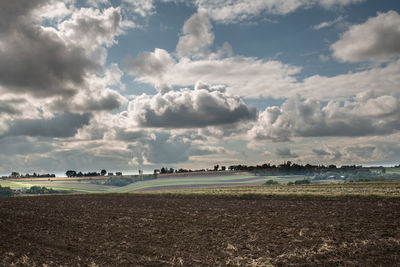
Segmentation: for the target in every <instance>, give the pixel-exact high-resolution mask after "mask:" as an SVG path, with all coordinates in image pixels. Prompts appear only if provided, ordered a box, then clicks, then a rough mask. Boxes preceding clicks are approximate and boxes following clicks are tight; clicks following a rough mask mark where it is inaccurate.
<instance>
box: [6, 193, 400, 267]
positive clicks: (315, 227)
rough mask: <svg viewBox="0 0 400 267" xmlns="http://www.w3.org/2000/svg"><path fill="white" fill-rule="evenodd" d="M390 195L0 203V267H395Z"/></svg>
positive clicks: (399, 234)
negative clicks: (236, 266)
mask: <svg viewBox="0 0 400 267" xmlns="http://www.w3.org/2000/svg"><path fill="white" fill-rule="evenodd" d="M399 262H400V199H398V198H364V197H358V198H357V197H337V198H333V197H332V198H331V197H288V196H284V197H283V196H282V197H276V196H256V195H247V196H246V195H245V196H236V197H235V196H204V195H134V194H104V195H102V194H95V195H70V196H40V197H17V198H2V199H0V265H4V266H9V265H12V264H14V265H17V266H24V265H25V266H33V265H36V266H43V264H46V265H48V266H59V265H63V266H78V265H79V266H88V265H90V266H165V265H167V266H168V265H175V266H176V265H183V266H218V265H222V266H224V265H240V266H247V265H253V266H324V265H325V266H355V265H357V266H396V265H397V266H399Z"/></svg>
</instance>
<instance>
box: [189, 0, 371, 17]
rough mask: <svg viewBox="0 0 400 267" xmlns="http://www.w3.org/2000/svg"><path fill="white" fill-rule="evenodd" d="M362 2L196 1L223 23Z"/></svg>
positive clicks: (309, 0) (199, 7) (296, 0)
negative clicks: (316, 7) (302, 9)
mask: <svg viewBox="0 0 400 267" xmlns="http://www.w3.org/2000/svg"><path fill="white" fill-rule="evenodd" d="M361 2H364V0H307V1H305V0H291V1H281V0H257V1H255V0H233V1H226V0H195V4H196V5H197V7H198V9H199V10H200V11H203V12H207V13H208V14H209V15H210V16H211V18H213V19H214V20H217V21H220V22H223V23H237V22H241V21H246V20H249V19H251V18H253V17H255V16H258V15H260V14H263V13H267V14H273V15H286V14H289V13H292V12H294V11H296V10H297V9H299V8H309V7H311V6H320V7H322V8H325V9H331V8H337V7H343V6H347V5H350V4H356V3H361Z"/></svg>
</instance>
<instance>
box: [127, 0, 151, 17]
mask: <svg viewBox="0 0 400 267" xmlns="http://www.w3.org/2000/svg"><path fill="white" fill-rule="evenodd" d="M122 6H123V8H124V9H127V10H128V11H129V12H131V13H133V14H137V15H140V16H142V17H147V16H150V15H152V14H154V13H155V6H154V1H153V0H122Z"/></svg>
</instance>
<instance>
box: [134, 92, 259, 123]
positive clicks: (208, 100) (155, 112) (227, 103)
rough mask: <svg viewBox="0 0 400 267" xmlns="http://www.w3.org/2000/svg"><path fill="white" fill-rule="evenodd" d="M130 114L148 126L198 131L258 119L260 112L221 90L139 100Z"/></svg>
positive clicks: (159, 95) (142, 97)
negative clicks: (201, 128) (200, 128)
mask: <svg viewBox="0 0 400 267" xmlns="http://www.w3.org/2000/svg"><path fill="white" fill-rule="evenodd" d="M129 114H130V116H131V117H132V118H134V119H135V120H136V121H137V122H138V123H139V124H140V125H141V126H144V127H166V128H194V127H195V128H197V127H206V126H213V125H224V124H232V123H236V122H240V121H251V120H255V118H256V116H257V110H256V109H255V108H254V107H249V106H247V105H246V104H245V103H244V102H243V101H242V100H241V99H240V98H239V97H237V96H232V95H229V94H225V93H222V92H220V91H211V92H210V91H208V90H205V89H198V90H194V91H193V90H189V89H182V90H180V91H170V92H168V93H165V94H157V95H155V96H148V95H142V96H140V97H137V98H135V99H134V100H133V101H132V102H130V104H129Z"/></svg>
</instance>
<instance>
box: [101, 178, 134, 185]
mask: <svg viewBox="0 0 400 267" xmlns="http://www.w3.org/2000/svg"><path fill="white" fill-rule="evenodd" d="M133 182H135V180H134V179H132V178H118V177H115V178H108V179H107V180H106V181H105V182H104V185H112V186H126V185H128V184H131V183H133Z"/></svg>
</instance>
